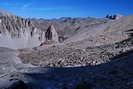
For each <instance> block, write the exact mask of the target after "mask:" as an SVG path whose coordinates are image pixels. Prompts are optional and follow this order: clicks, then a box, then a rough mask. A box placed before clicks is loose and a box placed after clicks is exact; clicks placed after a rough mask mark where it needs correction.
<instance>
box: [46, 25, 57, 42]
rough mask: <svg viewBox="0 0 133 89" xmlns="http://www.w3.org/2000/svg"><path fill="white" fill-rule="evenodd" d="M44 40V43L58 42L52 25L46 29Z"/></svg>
mask: <svg viewBox="0 0 133 89" xmlns="http://www.w3.org/2000/svg"><path fill="white" fill-rule="evenodd" d="M45 38H46V41H50V40H51V41H54V42H58V41H59V40H58V33H57V32H56V29H55V27H54V25H51V26H49V27H48V29H47V31H46V33H45Z"/></svg>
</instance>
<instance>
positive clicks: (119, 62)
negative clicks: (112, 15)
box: [25, 50, 133, 89]
mask: <svg viewBox="0 0 133 89" xmlns="http://www.w3.org/2000/svg"><path fill="white" fill-rule="evenodd" d="M111 60H112V61H110V62H108V63H104V64H101V65H97V66H91V67H75V68H72V67H68V68H58V67H57V68H47V67H45V68H35V69H34V70H40V72H41V73H38V72H31V73H25V75H26V76H27V77H30V78H32V80H33V81H32V83H33V84H35V85H36V86H40V87H44V86H45V88H47V87H48V86H51V87H52V86H56V87H59V88H60V87H66V88H67V89H71V88H72V87H75V86H76V85H77V84H79V83H80V82H82V81H83V82H87V84H88V85H91V88H88V89H92V87H93V88H102V89H132V88H131V85H128V82H130V81H133V71H132V69H133V50H131V51H128V52H126V53H122V54H120V55H118V56H116V57H114V58H111ZM31 69H32V68H31ZM88 87H89V86H88Z"/></svg>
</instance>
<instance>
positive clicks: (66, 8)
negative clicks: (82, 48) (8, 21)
mask: <svg viewBox="0 0 133 89" xmlns="http://www.w3.org/2000/svg"><path fill="white" fill-rule="evenodd" d="M0 9H2V10H5V11H8V12H11V13H13V14H15V15H18V16H22V17H26V18H28V17H30V18H60V17H88V16H90V17H98V18H99V17H103V16H105V15H106V14H115V13H120V14H124V15H129V14H133V0H0Z"/></svg>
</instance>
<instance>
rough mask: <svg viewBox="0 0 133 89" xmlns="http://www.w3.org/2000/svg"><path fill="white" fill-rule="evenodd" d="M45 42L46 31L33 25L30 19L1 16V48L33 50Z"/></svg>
mask: <svg viewBox="0 0 133 89" xmlns="http://www.w3.org/2000/svg"><path fill="white" fill-rule="evenodd" d="M43 41H45V31H42V30H41V29H38V28H36V27H35V26H34V25H32V21H31V20H30V19H24V18H21V17H17V16H10V17H8V16H0V46H1V47H8V48H15V49H16V48H31V47H35V46H38V45H40V43H41V42H43Z"/></svg>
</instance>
